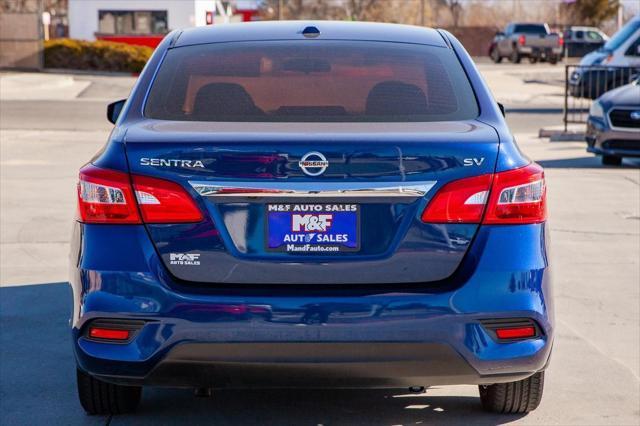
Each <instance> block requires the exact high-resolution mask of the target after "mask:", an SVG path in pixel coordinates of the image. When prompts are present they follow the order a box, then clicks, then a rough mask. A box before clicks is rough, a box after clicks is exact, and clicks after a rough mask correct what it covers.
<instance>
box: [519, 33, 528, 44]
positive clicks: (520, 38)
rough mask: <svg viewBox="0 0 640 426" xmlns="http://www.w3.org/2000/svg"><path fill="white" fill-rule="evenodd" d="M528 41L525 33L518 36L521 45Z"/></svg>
mask: <svg viewBox="0 0 640 426" xmlns="http://www.w3.org/2000/svg"><path fill="white" fill-rule="evenodd" d="M526 42H527V37H525V36H524V35H521V36H520V37H519V38H518V44H520V46H524V45H525V43H526Z"/></svg>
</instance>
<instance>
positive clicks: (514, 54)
mask: <svg viewBox="0 0 640 426" xmlns="http://www.w3.org/2000/svg"><path fill="white" fill-rule="evenodd" d="M520 59H521V58H520V54H519V53H518V51H517V50H515V49H514V50H513V51H512V52H511V55H510V56H509V60H510V61H511V62H513V63H514V64H519V63H520Z"/></svg>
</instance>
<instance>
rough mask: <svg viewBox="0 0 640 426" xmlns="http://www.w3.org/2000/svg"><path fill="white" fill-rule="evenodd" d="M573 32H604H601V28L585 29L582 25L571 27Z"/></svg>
mask: <svg viewBox="0 0 640 426" xmlns="http://www.w3.org/2000/svg"><path fill="white" fill-rule="evenodd" d="M569 28H570V29H571V30H572V31H580V30H587V31H597V32H602V31H601V30H600V28H598V27H585V26H582V25H573V26H571V27H569Z"/></svg>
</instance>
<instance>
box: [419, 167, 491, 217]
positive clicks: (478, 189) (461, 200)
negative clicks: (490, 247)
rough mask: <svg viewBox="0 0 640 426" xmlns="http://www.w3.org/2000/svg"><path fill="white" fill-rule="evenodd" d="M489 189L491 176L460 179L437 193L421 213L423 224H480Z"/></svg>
mask: <svg viewBox="0 0 640 426" xmlns="http://www.w3.org/2000/svg"><path fill="white" fill-rule="evenodd" d="M490 187H491V175H480V176H474V177H470V178H465V179H460V180H456V181H453V182H450V183H448V184H446V185H445V186H443V187H442V189H440V191H438V193H437V194H436V195H435V196H434V198H433V200H431V202H430V203H429V205H428V206H427V208H426V209H424V212H423V213H422V221H423V222H431V223H480V221H481V220H482V213H483V212H484V206H485V204H486V202H487V198H488V194H489V189H490Z"/></svg>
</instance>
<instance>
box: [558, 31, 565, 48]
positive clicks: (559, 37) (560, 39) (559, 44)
mask: <svg viewBox="0 0 640 426" xmlns="http://www.w3.org/2000/svg"><path fill="white" fill-rule="evenodd" d="M558 46H560V47H562V46H564V37H563V36H562V34H560V35H559V36H558Z"/></svg>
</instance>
